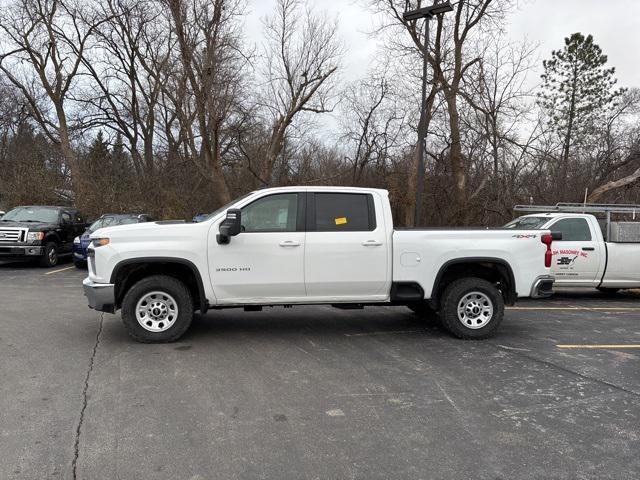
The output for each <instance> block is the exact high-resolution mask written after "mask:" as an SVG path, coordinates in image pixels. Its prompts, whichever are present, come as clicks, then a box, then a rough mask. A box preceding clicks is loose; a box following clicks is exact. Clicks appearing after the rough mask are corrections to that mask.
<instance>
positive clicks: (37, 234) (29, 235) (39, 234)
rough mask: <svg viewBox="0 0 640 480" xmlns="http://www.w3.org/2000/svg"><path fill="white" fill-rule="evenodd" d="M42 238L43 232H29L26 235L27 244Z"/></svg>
mask: <svg viewBox="0 0 640 480" xmlns="http://www.w3.org/2000/svg"><path fill="white" fill-rule="evenodd" d="M43 238H44V232H29V233H27V242H36V241H39V240H42V239H43Z"/></svg>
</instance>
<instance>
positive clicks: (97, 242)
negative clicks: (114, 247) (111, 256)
mask: <svg viewBox="0 0 640 480" xmlns="http://www.w3.org/2000/svg"><path fill="white" fill-rule="evenodd" d="M91 245H92V246H93V247H94V248H98V247H104V246H105V245H109V239H108V238H94V239H92V240H91Z"/></svg>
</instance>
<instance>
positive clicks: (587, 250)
mask: <svg viewBox="0 0 640 480" xmlns="http://www.w3.org/2000/svg"><path fill="white" fill-rule="evenodd" d="M582 250H584V251H586V252H593V251H594V250H595V247H582Z"/></svg>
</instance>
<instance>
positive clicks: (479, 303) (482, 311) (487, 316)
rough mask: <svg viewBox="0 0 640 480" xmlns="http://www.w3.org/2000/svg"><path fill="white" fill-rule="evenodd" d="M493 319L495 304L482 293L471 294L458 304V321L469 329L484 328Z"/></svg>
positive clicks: (466, 295)
mask: <svg viewBox="0 0 640 480" xmlns="http://www.w3.org/2000/svg"><path fill="white" fill-rule="evenodd" d="M492 318H493V302H492V301H491V299H490V298H489V297H488V296H487V295H485V294H484V293H482V292H469V293H467V294H465V295H464V296H463V297H462V298H461V299H460V301H459V302H458V320H460V323H462V324H463V325H464V326H465V327H467V328H471V329H473V330H475V329H478V328H482V327H484V326H485V325H486V324H487V323H489V322H490V321H491V319H492Z"/></svg>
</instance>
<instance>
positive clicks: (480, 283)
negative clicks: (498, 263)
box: [440, 277, 504, 340]
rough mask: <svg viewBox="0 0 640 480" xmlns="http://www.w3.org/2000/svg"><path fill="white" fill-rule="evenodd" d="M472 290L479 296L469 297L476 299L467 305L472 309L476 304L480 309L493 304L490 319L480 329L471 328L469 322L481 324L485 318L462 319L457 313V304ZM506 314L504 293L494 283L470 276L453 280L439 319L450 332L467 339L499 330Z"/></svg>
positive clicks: (484, 336)
mask: <svg viewBox="0 0 640 480" xmlns="http://www.w3.org/2000/svg"><path fill="white" fill-rule="evenodd" d="M473 292H478V293H479V295H477V296H474V297H469V302H475V303H470V304H468V305H469V307H470V308H471V309H473V308H475V307H474V306H473V305H476V304H477V305H478V308H479V309H481V308H482V305H483V304H484V305H485V306H487V305H486V304H487V303H490V305H488V306H490V307H492V314H491V315H490V316H489V319H488V321H487V322H486V323H485V324H484V326H480V327H477V328H471V326H469V325H472V324H473V323H477V324H481V323H482V321H483V319H482V318H480V317H475V318H473V319H471V318H466V320H464V321H463V319H461V318H459V316H458V305H459V304H460V303H461V302H463V300H464V299H465V297H467V296H468V295H469V294H472V293H473ZM473 314H475V312H473ZM487 315H488V314H487ZM503 317H504V299H503V298H502V294H501V293H500V292H499V291H498V289H497V288H496V287H495V286H494V285H493V284H492V283H490V282H488V281H487V280H484V279H482V278H475V277H469V278H461V279H459V280H454V281H453V282H451V283H450V284H449V285H448V286H447V288H446V289H445V291H444V293H443V294H442V302H441V308H440V321H441V322H442V325H443V326H444V328H445V329H447V331H449V332H450V333H451V334H452V335H454V336H456V337H458V338H462V339H468V340H471V339H482V338H488V337H490V336H491V335H493V334H494V333H495V331H496V330H497V329H498V327H499V326H500V323H501V322H502V318H503ZM465 321H466V322H467V323H465Z"/></svg>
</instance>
